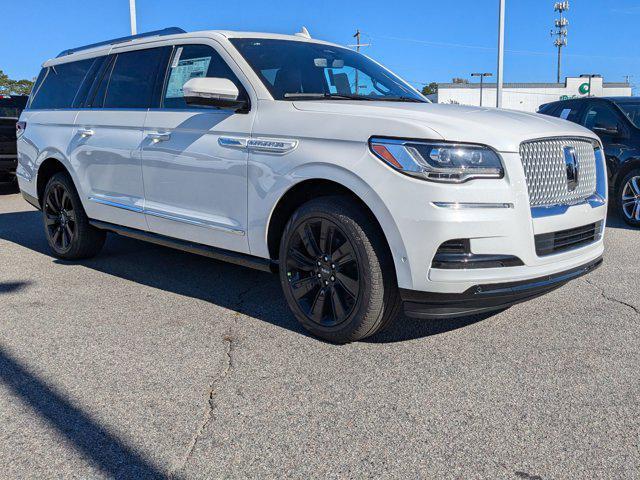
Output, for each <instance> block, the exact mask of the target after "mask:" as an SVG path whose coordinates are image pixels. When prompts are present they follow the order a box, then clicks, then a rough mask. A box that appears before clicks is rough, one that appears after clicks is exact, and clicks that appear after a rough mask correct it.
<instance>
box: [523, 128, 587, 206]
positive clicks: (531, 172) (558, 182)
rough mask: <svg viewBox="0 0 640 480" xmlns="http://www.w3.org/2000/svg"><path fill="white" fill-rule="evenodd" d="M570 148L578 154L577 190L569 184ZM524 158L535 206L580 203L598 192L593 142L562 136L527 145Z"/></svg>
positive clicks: (525, 145) (524, 149)
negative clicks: (568, 149) (568, 151)
mask: <svg viewBox="0 0 640 480" xmlns="http://www.w3.org/2000/svg"><path fill="white" fill-rule="evenodd" d="M566 147H573V148H574V149H575V152H576V160H577V165H578V184H577V186H576V188H575V190H573V191H572V190H569V183H568V182H567V165H566V163H565V155H564V149H565V148H566ZM520 158H521V159H522V164H523V166H524V172H525V175H526V177H527V187H528V189H529V201H530V203H531V206H532V207H541V206H551V205H564V204H571V203H576V202H579V201H581V200H584V199H586V198H588V197H590V196H591V195H593V193H594V192H595V191H596V155H595V151H594V145H593V141H592V140H590V139H586V138H563V137H558V138H548V139H544V140H533V141H529V142H524V143H522V144H520Z"/></svg>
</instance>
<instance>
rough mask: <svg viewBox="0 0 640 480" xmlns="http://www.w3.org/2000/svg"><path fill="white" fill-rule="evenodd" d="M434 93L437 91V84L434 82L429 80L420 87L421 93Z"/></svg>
mask: <svg viewBox="0 0 640 480" xmlns="http://www.w3.org/2000/svg"><path fill="white" fill-rule="evenodd" d="M434 93H438V84H437V83H436V82H431V83H430V84H429V85H425V86H424V87H423V89H422V94H423V95H433V94H434Z"/></svg>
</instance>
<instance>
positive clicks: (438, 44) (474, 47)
mask: <svg viewBox="0 0 640 480" xmlns="http://www.w3.org/2000/svg"><path fill="white" fill-rule="evenodd" d="M370 38H372V39H376V38H378V39H383V40H393V41H398V42H410V43H418V44H422V45H429V46H432V47H441V48H466V49H470V50H484V51H486V52H495V51H497V48H495V47H488V46H484V45H469V44H462V43H446V42H432V41H430V40H424V39H419V38H407V37H395V36H390V35H377V34H372V35H370ZM505 52H506V53H511V54H515V55H530V56H540V57H550V56H556V54H555V53H549V52H541V51H535V50H514V49H509V48H507V49H505ZM564 56H565V57H574V58H588V59H606V60H620V61H640V57H614V56H611V55H592V54H584V53H565V54H564Z"/></svg>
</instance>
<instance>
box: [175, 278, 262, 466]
mask: <svg viewBox="0 0 640 480" xmlns="http://www.w3.org/2000/svg"><path fill="white" fill-rule="evenodd" d="M257 286H258V285H256V284H255V283H254V284H252V285H251V286H249V287H247V288H246V289H245V290H243V291H241V292H240V293H239V294H238V301H237V304H236V306H235V307H234V310H235V313H234V315H233V325H232V326H234V325H236V324H237V323H238V319H239V318H240V316H242V315H243V312H242V307H243V306H244V302H245V296H246V295H247V294H248V293H249V292H251V291H252V290H254V288H255V287H257ZM232 326H230V327H229V330H228V332H227V333H226V334H225V335H223V337H222V341H223V342H224V345H225V356H224V359H225V361H224V363H223V366H222V369H221V371H220V373H219V374H218V375H217V376H216V377H215V378H214V379H213V381H212V382H211V384H210V385H209V387H208V389H207V393H206V399H207V404H206V406H205V408H204V412H203V414H202V419H201V421H200V424H199V425H198V428H197V430H196V433H195V434H194V436H193V438H192V439H191V441H190V442H189V445H188V446H187V452H186V453H185V455H184V456H183V457H182V459H181V461H180V462H179V464H178V466H177V467H175V468H173V469H172V470H171V473H170V474H169V478H176V475H177V474H178V472H180V471H181V470H182V469H183V468H184V467H185V466H186V465H187V463H188V462H189V460H190V459H191V457H192V456H193V453H194V451H195V448H196V445H197V444H198V441H199V440H200V438H201V437H202V435H203V434H204V432H205V430H206V429H207V427H208V426H209V424H210V423H211V422H212V420H213V419H214V416H213V412H214V410H215V407H216V405H215V403H214V399H215V396H216V395H217V393H218V390H217V387H218V386H219V385H220V384H221V383H222V382H223V381H224V380H225V379H226V378H227V377H228V376H229V374H230V373H231V371H232V369H233V363H234V362H233V351H234V350H235V348H236V345H237V340H236V338H235V335H234V333H233V331H232V330H233V329H232Z"/></svg>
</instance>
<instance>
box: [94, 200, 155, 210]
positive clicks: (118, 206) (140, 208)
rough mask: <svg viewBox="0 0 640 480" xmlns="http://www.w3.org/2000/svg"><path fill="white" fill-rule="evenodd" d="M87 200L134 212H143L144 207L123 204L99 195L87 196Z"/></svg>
mask: <svg viewBox="0 0 640 480" xmlns="http://www.w3.org/2000/svg"><path fill="white" fill-rule="evenodd" d="M89 200H91V201H92V202H95V203H99V204H101V205H107V206H108V207H114V208H120V209H122V210H128V211H129V212H135V213H144V209H143V208H142V207H136V206H134V205H125V204H124V203H118V202H113V201H111V200H107V199H104V198H100V197H89Z"/></svg>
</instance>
